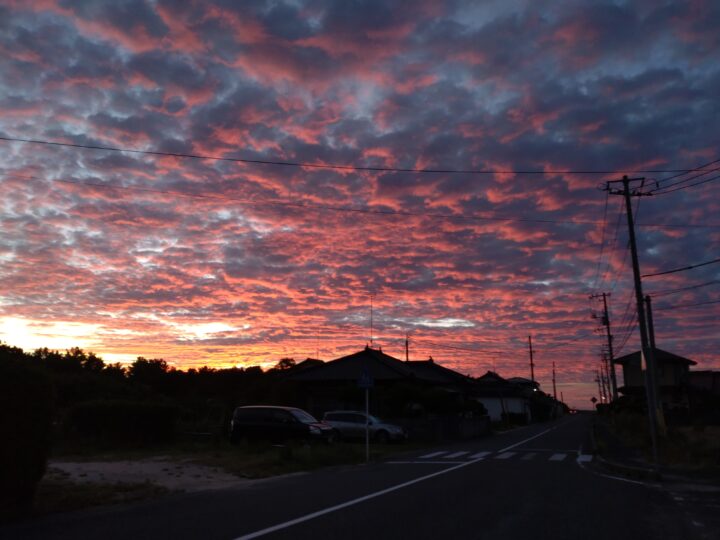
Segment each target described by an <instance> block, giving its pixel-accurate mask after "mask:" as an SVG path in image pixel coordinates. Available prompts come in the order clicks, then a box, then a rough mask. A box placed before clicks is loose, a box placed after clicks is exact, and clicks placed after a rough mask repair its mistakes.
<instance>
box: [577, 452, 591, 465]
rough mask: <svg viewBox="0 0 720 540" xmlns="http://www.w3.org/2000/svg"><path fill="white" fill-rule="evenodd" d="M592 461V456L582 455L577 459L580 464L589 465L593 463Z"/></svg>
mask: <svg viewBox="0 0 720 540" xmlns="http://www.w3.org/2000/svg"><path fill="white" fill-rule="evenodd" d="M592 460H593V456H592V454H580V455H579V456H578V457H577V462H578V463H589V462H591V461H592Z"/></svg>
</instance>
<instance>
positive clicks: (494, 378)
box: [476, 371, 508, 384]
mask: <svg viewBox="0 0 720 540" xmlns="http://www.w3.org/2000/svg"><path fill="white" fill-rule="evenodd" d="M476 381H477V382H479V383H481V384H508V382H507V379H503V378H502V377H501V376H500V375H498V374H497V373H495V372H494V371H488V372H487V373H485V375H481V376H480V377H478V378H477V379H476Z"/></svg>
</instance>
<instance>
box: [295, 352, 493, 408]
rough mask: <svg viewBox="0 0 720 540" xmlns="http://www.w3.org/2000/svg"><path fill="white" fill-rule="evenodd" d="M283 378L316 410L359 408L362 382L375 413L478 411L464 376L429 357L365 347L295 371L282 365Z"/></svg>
mask: <svg viewBox="0 0 720 540" xmlns="http://www.w3.org/2000/svg"><path fill="white" fill-rule="evenodd" d="M286 380H287V381H291V382H293V383H295V384H296V385H298V387H299V389H300V390H299V392H298V393H299V394H300V395H302V396H303V402H302V403H301V405H302V406H303V407H305V408H306V409H308V410H309V411H310V412H312V413H314V414H316V415H322V413H324V412H325V411H329V410H343V409H350V410H357V409H362V408H364V399H365V386H366V385H368V384H371V393H370V394H371V397H370V410H371V412H373V413H376V414H380V415H388V416H392V417H405V418H410V417H426V416H427V415H432V414H435V415H440V416H443V415H444V416H447V415H453V414H454V415H455V416H458V417H460V416H463V415H464V414H465V413H467V414H470V416H472V412H473V411H475V412H477V411H479V407H478V406H477V402H475V401H472V400H471V399H470V397H471V394H472V393H473V391H474V383H473V380H472V379H471V378H470V377H467V376H465V375H462V374H461V373H458V372H456V371H453V370H452V369H448V368H446V367H443V366H441V365H439V364H438V363H436V362H435V361H433V360H432V359H430V360H423V361H410V362H405V361H402V360H398V359H397V358H394V357H392V356H390V355H388V354H385V353H384V352H382V350H380V349H374V348H370V347H365V348H364V349H362V350H360V351H358V352H356V353H353V354H350V355H347V356H343V357H341V358H337V359H335V360H331V361H329V362H324V363H322V364H316V365H314V366H311V367H308V368H307V369H304V370H301V371H298V370H295V369H294V370H288V373H287V375H286Z"/></svg>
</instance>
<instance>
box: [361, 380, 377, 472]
mask: <svg viewBox="0 0 720 540" xmlns="http://www.w3.org/2000/svg"><path fill="white" fill-rule="evenodd" d="M357 385H358V387H359V388H364V389H365V464H368V463H370V389H371V388H372V387H373V385H374V381H373V378H372V376H371V375H370V373H368V371H367V369H363V372H362V373H361V374H360V378H359V379H358V382H357Z"/></svg>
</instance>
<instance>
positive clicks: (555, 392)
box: [552, 360, 557, 401]
mask: <svg viewBox="0 0 720 540" xmlns="http://www.w3.org/2000/svg"><path fill="white" fill-rule="evenodd" d="M552 367H553V373H552V375H553V379H552V381H553V398H555V401H557V387H556V386H555V360H553V363H552Z"/></svg>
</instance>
